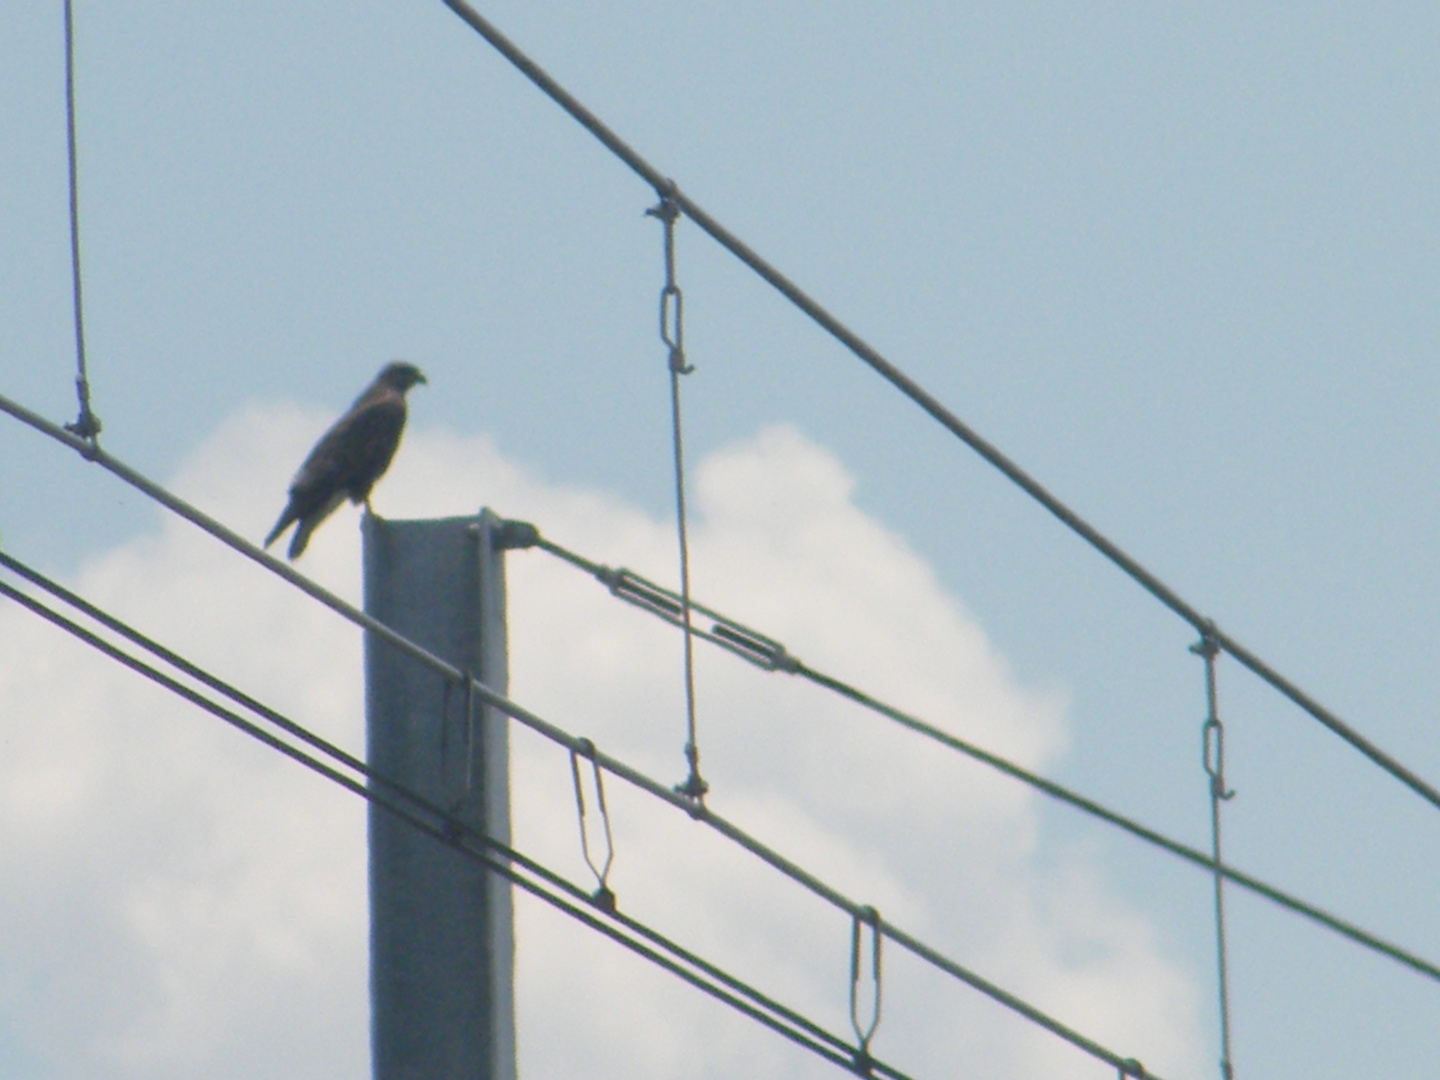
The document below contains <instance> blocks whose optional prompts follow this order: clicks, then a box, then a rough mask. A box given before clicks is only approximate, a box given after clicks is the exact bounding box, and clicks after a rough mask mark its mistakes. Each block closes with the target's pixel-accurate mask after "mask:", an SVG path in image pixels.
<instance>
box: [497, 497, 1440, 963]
mask: <svg viewBox="0 0 1440 1080" xmlns="http://www.w3.org/2000/svg"><path fill="white" fill-rule="evenodd" d="M510 525H511V527H512V531H513V533H514V534H515V535H516V537H517V538H518V540H517V543H516V545H515V546H517V547H538V548H540V549H541V550H542V551H545V552H546V553H548V554H550V555H553V556H555V557H556V558H558V559H560V560H561V561H563V562H566V563H569V564H570V565H571V566H573V567H575V568H576V569H579V570H582V571H584V572H585V573H586V574H588V575H590V576H591V577H593V578H595V579H596V580H597V581H599V582H600V583H601V584H602V585H604V586H605V587H606V588H607V589H609V590H610V592H611V593H613V594H614V595H615V596H617V597H618V598H619V599H621V600H624V601H626V602H627V603H629V604H633V605H634V606H636V607H638V608H641V609H642V610H644V611H648V612H649V613H650V614H652V615H655V616H656V617H658V618H661V619H664V620H665V621H666V622H668V623H670V624H671V625H672V626H676V627H679V626H680V625H681V624H680V621H679V619H678V615H677V612H678V600H677V598H676V597H675V594H674V593H673V592H671V591H670V590H669V589H666V588H664V587H663V586H660V585H656V584H655V583H654V582H652V581H648V580H647V579H645V578H643V577H641V576H640V575H639V574H636V573H634V572H633V571H630V570H626V569H625V568H623V567H621V568H619V569H615V568H612V567H609V566H605V565H603V564H601V563H597V562H595V561H593V560H591V559H587V558H585V556H583V555H580V554H577V553H576V552H574V551H570V550H569V549H567V548H565V547H562V546H561V545H559V544H557V543H555V542H554V541H552V540H548V539H546V538H545V537H543V536H541V535H540V532H539V530H538V529H536V528H535V527H534V526H533V525H529V524H527V523H525V522H511V523H510ZM691 607H692V608H693V609H694V610H695V611H697V612H699V613H700V614H702V615H705V616H706V617H707V618H709V619H710V620H711V621H712V625H711V626H710V627H709V628H708V629H707V628H706V627H705V626H703V625H696V626H694V627H692V630H691V632H692V633H693V634H694V636H696V637H698V638H702V639H703V640H706V641H709V642H710V643H712V644H714V645H717V646H719V647H720V648H722V649H725V650H727V651H729V652H732V653H734V654H735V655H736V656H739V657H740V658H741V659H743V660H746V661H748V662H749V663H751V664H754V665H755V666H756V667H759V668H761V669H763V670H765V671H784V672H787V673H788V674H792V675H798V676H800V677H801V678H804V679H808V680H809V681H810V682H813V683H814V684H815V685H817V686H821V687H823V688H825V689H826V690H830V691H831V692H833V693H836V694H839V695H840V696H841V697H844V698H847V699H848V700H850V701H853V702H855V703H856V704H857V705H860V706H863V707H864V708H866V709H869V710H870V711H872V712H875V713H878V714H880V715H881V716H884V717H886V718H887V719H889V720H892V721H894V722H895V723H897V724H899V725H901V726H902V727H905V728H908V729H910V730H911V731H914V732H916V733H917V734H919V735H923V736H924V737H925V738H927V739H930V740H932V741H934V742H936V743H939V744H940V745H941V746H944V747H947V748H948V749H950V750H954V751H956V752H958V753H961V754H964V755H966V756H967V757H970V758H973V759H974V760H976V761H979V762H981V763H982V764H984V765H988V766H989V767H991V768H992V769H995V770H996V771H997V772H1001V773H1004V774H1005V775H1006V776H1009V777H1011V778H1012V779H1015V780H1019V781H1020V782H1021V783H1023V784H1027V785H1029V786H1030V787H1032V788H1034V789H1035V790H1036V791H1039V792H1042V793H1043V794H1045V795H1048V796H1050V797H1051V798H1053V799H1055V800H1057V801H1058V802H1062V803H1065V804H1066V805H1068V806H1072V807H1074V808H1075V809H1077V810H1080V811H1082V812H1083V813H1086V814H1089V815H1090V816H1091V817H1094V818H1097V819H1098V820H1100V821H1104V822H1105V823H1107V824H1109V825H1113V826H1115V827H1116V828H1119V829H1122V830H1123V831H1125V832H1128V833H1129V834H1130V835H1131V836H1134V837H1136V838H1137V839H1140V840H1144V841H1145V842H1146V843H1148V844H1152V845H1154V846H1155V847H1158V848H1160V849H1161V850H1162V851H1168V852H1169V853H1170V854H1172V855H1176V856H1178V857H1179V858H1181V859H1184V860H1185V861H1186V862H1189V863H1191V864H1192V865H1194V866H1198V867H1200V868H1202V869H1204V870H1207V871H1210V872H1211V873H1214V874H1219V875H1221V876H1222V877H1223V878H1224V879H1225V880H1227V881H1230V882H1233V883H1234V884H1236V885H1239V886H1240V887H1241V888H1244V889H1247V890H1249V891H1250V892H1253V893H1255V894H1256V895H1257V896H1263V897H1265V899H1267V900H1270V901H1272V902H1273V903H1275V904H1278V905H1279V906H1281V907H1283V908H1285V909H1287V910H1288V911H1291V912H1293V913H1295V914H1297V915H1302V916H1304V917H1305V918H1307V919H1310V920H1311V921H1312V922H1315V923H1316V924H1318V925H1320V926H1323V927H1325V928H1326V929H1327V930H1330V931H1333V932H1334V933H1337V934H1339V935H1340V936H1342V937H1345V938H1348V939H1350V940H1351V941H1353V942H1355V943H1356V944H1357V945H1361V946H1364V947H1365V948H1367V949H1370V950H1372V951H1374V952H1376V953H1378V954H1380V955H1381V956H1384V957H1386V958H1387V959H1390V960H1394V961H1396V962H1398V963H1401V964H1404V965H1405V966H1406V967H1409V968H1411V969H1412V970H1414V971H1416V972H1419V973H1420V974H1421V975H1425V976H1427V977H1429V978H1431V979H1434V980H1435V981H1437V982H1440V965H1437V964H1434V963H1431V962H1430V961H1428V960H1425V959H1423V958H1421V957H1419V956H1417V955H1415V954H1414V953H1411V952H1409V951H1408V950H1406V949H1403V948H1401V947H1400V946H1398V945H1395V944H1394V943H1392V942H1389V941H1386V940H1385V939H1383V938H1380V937H1377V936H1376V935H1374V934H1372V933H1370V932H1369V931H1367V930H1363V929H1361V928H1360V927H1358V926H1356V925H1355V924H1353V923H1350V922H1347V921H1346V920H1344V919H1341V918H1339V917H1338V916H1336V915H1332V914H1330V913H1329V912H1327V911H1324V910H1322V909H1321V908H1318V907H1315V906H1314V905H1312V904H1309V903H1307V902H1306V901H1304V900H1300V899H1299V898H1297V897H1294V896H1291V895H1290V894H1288V893H1286V892H1283V891H1281V890H1280V889H1277V888H1275V887H1274V886H1273V885H1268V884H1266V883H1265V882H1263V881H1261V880H1260V879H1258V878H1255V877H1252V876H1251V875H1249V874H1247V873H1245V872H1244V871H1241V870H1236V869H1235V868H1234V867H1232V866H1229V865H1226V864H1224V863H1222V862H1220V861H1219V860H1217V859H1215V858H1212V857H1211V856H1208V855H1206V854H1204V853H1203V852H1201V851H1199V850H1197V849H1196V848H1192V847H1190V846H1188V845H1186V844H1182V843H1180V842H1179V841H1178V840H1173V839H1171V838H1170V837H1168V836H1165V835H1164V834H1163V833H1160V832H1157V831H1156V830H1154V829H1152V828H1150V827H1149V826H1146V825H1142V824H1140V823H1139V822H1137V821H1135V820H1133V819H1132V818H1128V817H1126V816H1125V815H1123V814H1120V813H1118V812H1117V811H1114V810H1111V809H1109V808H1108V807H1106V806H1104V805H1103V804H1101V803H1098V802H1096V801H1095V800H1094V799H1091V798H1089V797H1088V796H1085V795H1081V794H1079V793H1078V792H1074V791H1071V790H1070V789H1069V788H1067V787H1064V786H1063V785H1061V784H1057V783H1056V782H1055V781H1053V780H1048V779H1046V778H1045V777H1043V776H1040V775H1039V774H1037V773H1034V772H1031V771H1030V770H1028V769H1025V768H1023V767H1021V766H1020V765H1016V764H1015V763H1014V762H1012V761H1008V760H1007V759H1005V758H1003V757H1000V756H999V755H998V754H993V753H991V752H990V751H988V750H985V749H983V748H981V747H979V746H976V745H975V744H974V743H971V742H967V741H966V740H964V739H961V738H959V737H958V736H955V735H952V734H950V732H948V731H944V730H942V729H940V728H938V727H935V726H934V725H933V724H928V723H926V722H925V721H924V720H921V719H919V718H918V717H915V716H912V715H910V714H909V713H906V712H902V711H901V710H900V709H897V708H895V707H894V706H893V705H888V704H886V703H885V702H883V701H881V700H880V699H878V698H875V697H872V696H870V695H869V694H867V693H865V692H864V691H862V690H859V689H857V688H855V687H854V686H851V685H849V684H848V683H845V682H842V681H841V680H839V679H836V678H834V677H832V676H830V675H826V674H824V673H823V672H820V671H817V670H816V669H815V668H812V667H810V666H809V665H807V664H805V663H804V662H803V661H801V660H800V659H799V658H798V657H796V656H795V655H794V654H792V653H790V652H789V651H788V650H787V649H786V648H785V646H784V645H782V644H781V643H780V642H778V641H776V640H775V639H774V638H771V637H767V636H766V635H765V634H762V633H759V632H758V631H755V630H752V629H750V628H749V627H747V626H743V625H741V624H740V623H738V622H736V621H735V620H733V619H731V618H729V617H727V616H725V615H722V614H721V613H720V612H718V611H716V610H715V609H714V608H711V607H707V606H706V605H705V604H702V603H700V602H699V601H693V600H692V602H691Z"/></svg>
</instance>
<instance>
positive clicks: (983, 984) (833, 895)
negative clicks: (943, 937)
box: [0, 459, 1125, 1066]
mask: <svg viewBox="0 0 1440 1080" xmlns="http://www.w3.org/2000/svg"><path fill="white" fill-rule="evenodd" d="M97 460H98V459H97ZM172 498H173V496H172ZM177 501H178V500H177ZM242 543H243V541H242ZM7 558H8V557H7ZM314 588H316V589H319V586H314ZM320 591H322V592H323V591H324V590H320ZM0 594H4V595H7V596H11V597H12V598H14V599H16V600H18V601H19V602H20V603H22V604H24V605H25V606H26V607H29V608H30V609H31V610H34V611H36V613H37V614H40V613H42V611H43V609H42V608H41V607H40V606H39V605H37V604H36V603H35V601H33V600H32V599H31V598H29V597H26V596H25V595H24V594H23V593H20V592H18V590H15V589H12V588H11V587H10V586H8V585H6V584H4V583H3V582H0ZM333 600H334V603H335V605H339V606H340V607H342V608H343V607H348V605H346V604H345V602H344V601H343V600H340V599H339V598H338V597H335V598H333ZM46 617H50V616H48V615H47V616H46ZM367 619H368V616H367ZM52 621H54V620H53V619H52ZM370 621H372V622H373V621H374V620H370ZM57 625H58V624H57ZM376 625H377V626H379V627H380V628H381V629H382V630H383V631H385V634H386V635H387V640H388V637H389V636H394V637H396V638H398V639H399V640H400V641H401V642H404V643H405V647H406V651H407V652H409V653H411V654H412V655H414V656H415V658H416V659H417V660H419V661H420V662H421V663H426V664H428V665H430V666H432V667H433V668H434V669H435V670H438V671H439V672H440V673H441V674H446V675H449V677H451V678H455V679H459V678H465V677H466V676H464V675H463V673H461V672H459V671H458V670H456V669H454V668H452V667H451V666H450V665H448V664H446V663H445V662H444V661H443V660H440V659H438V658H436V657H433V656H431V654H430V653H428V652H426V651H425V650H424V649H422V648H420V646H418V645H415V644H413V643H412V642H409V641H408V640H407V639H405V638H404V637H402V636H401V635H398V634H395V633H394V631H391V630H389V629H388V628H386V627H384V625H383V624H380V623H376ZM71 632H72V633H75V634H76V636H79V637H82V639H83V640H86V641H89V642H90V643H92V644H93V645H94V646H95V647H96V648H98V649H101V650H102V651H104V652H106V653H107V655H112V656H114V657H115V658H116V659H119V660H120V661H121V662H122V663H125V664H126V665H127V666H129V667H132V668H133V669H134V670H137V671H141V672H142V673H145V672H144V671H143V670H142V669H143V668H144V665H140V664H139V662H138V661H136V660H134V659H133V658H131V657H128V656H126V655H125V654H123V653H120V652H119V650H116V649H115V648H114V646H112V645H110V644H109V643H108V642H105V641H103V640H102V639H99V638H97V637H96V636H95V635H93V634H90V633H89V632H88V631H85V630H83V629H80V628H77V629H76V630H72V631H71ZM426 658H428V659H426ZM137 665H139V666H137ZM451 672H454V674H450V673H451ZM151 677H154V676H151ZM160 680H165V681H164V682H163V683H162V684H163V685H167V686H173V687H174V689H175V692H176V693H178V694H180V695H181V696H183V697H185V698H186V699H187V700H190V701H193V702H195V703H196V704H199V705H200V706H201V707H202V708H206V709H208V710H209V711H211V712H214V711H215V710H216V709H218V708H219V706H215V705H214V704H213V703H210V702H208V699H206V698H204V697H203V696H202V695H199V694H197V693H196V692H195V691H193V690H191V689H190V688H189V687H185V686H183V685H181V684H179V683H175V682H174V680H171V679H168V678H167V677H165V676H163V675H161V676H159V677H158V679H157V681H160ZM471 682H472V684H473V687H474V693H475V694H476V696H478V697H479V698H480V699H481V700H482V701H483V702H485V703H486V704H488V705H491V706H492V707H494V708H495V709H497V710H499V711H500V712H503V713H505V714H506V715H507V716H509V717H511V718H512V719H514V720H517V721H519V722H520V723H521V724H524V725H525V726H526V727H528V728H530V729H531V730H533V731H535V732H538V733H539V734H540V735H542V736H544V737H545V738H547V739H549V740H550V741H552V742H554V743H557V744H559V745H560V746H563V747H565V748H566V749H569V750H580V751H585V750H589V751H590V752H591V753H593V760H594V761H595V762H596V763H597V764H598V765H599V766H600V767H601V768H602V769H604V770H606V771H607V772H609V773H612V774H613V775H615V776H618V777H620V778H621V779H622V780H624V781H625V782H626V783H629V784H631V785H633V786H635V787H637V788H639V789H641V790H642V791H645V792H646V793H648V794H650V795H653V796H654V797H655V798H657V799H660V800H661V801H663V802H666V803H669V804H670V805H671V806H674V807H676V808H677V809H680V810H683V811H684V812H685V813H687V814H689V816H690V817H692V818H693V819H695V820H696V821H700V822H702V823H704V824H706V825H708V826H709V827H710V828H711V829H713V830H715V831H716V832H718V833H719V834H720V835H721V836H724V837H726V838H727V839H728V840H730V841H731V842H732V843H735V844H737V845H739V846H741V847H743V848H745V849H746V850H747V851H749V852H750V853H751V854H752V855H755V856H756V857H758V858H759V859H761V860H762V861H764V862H766V863H768V864H769V865H770V866H771V867H773V868H774V869H775V870H777V871H779V872H780V873H782V874H783V875H785V876H786V877H788V878H790V880H792V881H794V882H795V883H796V884H799V885H801V886H802V887H804V888H805V889H807V890H809V891H810V892H811V893H813V894H814V895H816V896H818V897H820V898H821V899H822V900H825V901H826V902H827V903H829V904H830V905H832V906H833V907H836V908H838V909H839V910H841V911H843V912H845V913H846V914H848V915H850V916H852V917H854V916H856V915H857V914H859V913H863V912H866V911H868V910H869V908H868V907H867V906H866V905H863V904H860V903H858V902H856V901H854V900H851V899H850V898H848V897H846V896H845V895H844V894H842V893H841V892H839V890H837V889H835V888H834V887H832V886H830V885H827V884H826V883H825V882H824V881H822V880H821V879H820V878H818V877H816V876H815V875H814V874H812V873H810V872H809V871H807V870H805V869H803V868H801V867H800V866H799V865H798V864H796V863H794V862H792V861H791V860H789V859H787V858H785V857H784V856H782V855H780V854H779V853H778V852H776V851H775V850H774V849H772V848H770V847H768V846H767V845H765V844H763V843H761V842H760V841H759V840H757V839H755V838H754V837H752V836H750V835H749V834H748V833H746V832H745V831H744V830H743V829H741V828H739V827H738V826H736V825H734V824H732V823H731V822H730V821H728V820H726V819H725V818H723V817H721V816H719V815H718V814H716V813H714V812H713V811H711V810H710V809H709V808H708V807H707V806H705V804H704V803H702V802H697V801H696V800H694V799H690V798H688V797H686V796H684V795H682V794H680V793H678V792H676V791H674V790H673V789H671V788H668V787H666V786H665V785H664V784H661V783H660V782H659V781H656V780H654V779H652V778H650V777H648V776H646V775H645V774H644V773H642V772H640V771H639V770H637V769H635V768H632V767H631V766H629V765H627V764H625V763H624V762H622V761H620V760H618V759H616V758H613V757H611V756H610V755H608V754H605V753H603V752H602V751H600V750H598V749H593V750H592V749H591V748H592V747H593V743H591V742H590V741H589V740H588V739H580V738H577V737H576V736H574V735H571V734H569V733H568V732H566V731H564V730H563V729H561V728H559V727H557V726H556V725H554V724H551V723H550V722H549V721H547V720H544V719H542V718H541V717H539V716H537V715H536V714H534V713H532V712H530V711H529V710H528V709H525V708H523V707H521V706H519V705H517V704H515V703H514V702H513V701H510V700H509V699H508V698H506V697H505V696H504V695H502V694H498V693H496V692H495V691H494V690H491V689H490V688H489V687H488V686H486V685H485V684H484V683H481V682H478V681H475V680H473V679H471ZM222 711H223V710H222ZM217 715H220V714H219V713H217ZM226 715H233V714H228V713H227V714H226ZM222 718H223V717H222ZM241 723H242V724H243V723H244V722H243V721H241ZM257 737H259V736H257ZM266 738H267V740H268V741H270V742H271V743H272V744H274V745H275V747H276V749H279V750H281V752H282V753H285V754H287V755H288V756H291V757H295V756H296V755H297V754H299V753H300V751H298V750H296V748H294V747H291V746H289V745H288V744H285V743H284V742H282V741H280V740H277V739H274V737H273V736H268V735H267V736H266ZM297 760H298V758H297ZM360 786H361V787H362V788H363V785H360ZM874 925H875V928H876V930H877V931H878V932H880V933H883V934H884V935H885V936H886V937H888V938H890V940H892V941H894V942H895V943H896V944H897V945H899V946H900V947H901V948H903V949H905V950H906V951H908V952H910V953H912V954H913V955H915V956H917V957H919V958H920V959H922V960H924V961H925V962H926V963H928V964H930V965H931V966H932V967H935V968H937V969H938V970H940V971H943V972H945V973H947V974H949V975H950V976H952V977H953V978H955V979H957V980H958V981H960V982H963V983H965V984H967V985H969V986H971V987H972V988H974V989H976V990H978V991H980V992H981V993H982V994H984V995H986V996H987V997H989V998H991V999H992V1000H993V1001H996V1002H997V1003H999V1004H1001V1005H1003V1006H1005V1007H1006V1008H1008V1009H1010V1010H1011V1011H1013V1012H1016V1013H1019V1014H1020V1015H1021V1016H1024V1017H1025V1018H1026V1019H1028V1020H1030V1021H1031V1022H1032V1023H1035V1024H1037V1025H1038V1026H1040V1027H1043V1028H1045V1029H1046V1030H1047V1031H1049V1032H1051V1033H1052V1034H1054V1035H1056V1036H1058V1037H1059V1038H1061V1039H1063V1040H1065V1041H1066V1042H1068V1043H1070V1044H1071V1045H1072V1046H1075V1047H1076V1048H1078V1049H1080V1050H1082V1051H1084V1052H1085V1053H1087V1054H1089V1055H1091V1056H1092V1057H1095V1058H1097V1059H1099V1060H1101V1061H1104V1062H1106V1063H1107V1064H1110V1065H1111V1066H1115V1065H1117V1064H1118V1063H1119V1062H1121V1061H1123V1060H1125V1059H1122V1058H1121V1057H1120V1056H1119V1055H1117V1054H1115V1053H1114V1052H1113V1051H1111V1050H1109V1049H1107V1048H1106V1047H1104V1046H1102V1045H1101V1044H1099V1043H1097V1042H1095V1041H1094V1040H1093V1039H1090V1038H1088V1037H1086V1036H1084V1035H1082V1034H1081V1033H1080V1032H1078V1031H1076V1030H1074V1029H1073V1028H1070V1027H1068V1026H1066V1025H1065V1024H1063V1023H1061V1022H1060V1021H1058V1020H1056V1019H1054V1018H1053V1017H1051V1016H1049V1015H1048V1014H1046V1013H1044V1012H1042V1011H1040V1010H1039V1009H1037V1008H1035V1007H1034V1006H1032V1005H1030V1004H1029V1003H1028V1002H1026V1001H1024V1000H1023V999H1021V998H1019V997H1016V996H1015V995H1014V994H1011V993H1009V992H1008V991H1006V990H1003V989H1001V988H1000V987H999V986H998V985H996V984H995V983H992V982H990V981H989V980H987V979H985V978H984V977H982V976H980V975H978V974H976V973H975V972H972V971H970V970H969V969H968V968H966V967H964V966H963V965H961V964H959V963H957V962H956V961H954V960H951V959H950V958H949V957H947V956H945V955H944V954H942V953H940V952H939V951H938V950H936V949H934V948H932V947H931V946H929V945H927V944H925V943H924V942H923V941H921V940H920V939H918V938H916V937H914V936H913V935H911V934H908V933H906V932H905V931H904V930H902V929H900V928H899V927H898V926H895V925H894V924H892V923H888V922H885V921H884V920H877V921H876V923H875V924H874Z"/></svg>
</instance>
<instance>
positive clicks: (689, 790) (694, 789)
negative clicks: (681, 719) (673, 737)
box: [674, 742, 710, 818]
mask: <svg viewBox="0 0 1440 1080" xmlns="http://www.w3.org/2000/svg"><path fill="white" fill-rule="evenodd" d="M685 760H686V761H687V762H688V763H689V765H690V775H689V776H687V777H686V778H685V782H684V783H682V784H676V785H675V788H674V791H675V794H677V795H684V796H685V798H687V799H689V800H690V816H691V817H693V818H698V817H700V816H701V815H703V814H704V812H705V793H706V792H708V791H709V790H710V785H709V784H707V783H706V782H705V781H704V780H703V779H701V777H700V751H699V749H698V748H697V747H696V746H695V744H694V743H693V742H688V743H686V744H685Z"/></svg>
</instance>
